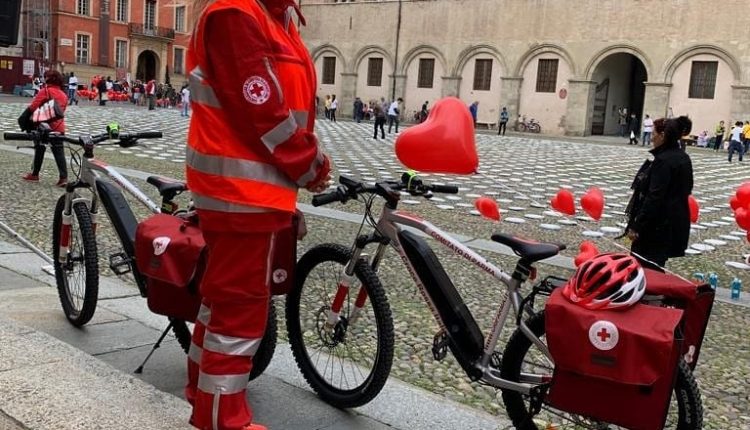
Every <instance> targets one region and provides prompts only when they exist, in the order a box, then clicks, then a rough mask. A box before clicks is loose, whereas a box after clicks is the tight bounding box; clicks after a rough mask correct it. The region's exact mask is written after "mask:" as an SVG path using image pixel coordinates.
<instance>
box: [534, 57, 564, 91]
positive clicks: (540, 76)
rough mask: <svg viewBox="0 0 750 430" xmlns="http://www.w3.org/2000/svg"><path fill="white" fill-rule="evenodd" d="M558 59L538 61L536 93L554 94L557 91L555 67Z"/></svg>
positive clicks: (541, 59)
mask: <svg viewBox="0 0 750 430" xmlns="http://www.w3.org/2000/svg"><path fill="white" fill-rule="evenodd" d="M559 61H560V60H558V59H556V58H555V59H543V58H540V59H539V67H538V68H537V70H536V92H538V93H554V92H555V90H556V89H557V65H558V63H559Z"/></svg>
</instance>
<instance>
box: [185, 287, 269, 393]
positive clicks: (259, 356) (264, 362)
mask: <svg viewBox="0 0 750 430" xmlns="http://www.w3.org/2000/svg"><path fill="white" fill-rule="evenodd" d="M172 332H173V333H174V336H175V337H176V338H177V342H178V343H179V344H180V347H182V350H183V351H185V354H187V353H188V351H190V343H191V342H192V337H193V335H192V333H191V332H190V329H189V328H188V326H187V323H186V322H185V321H183V320H173V321H172ZM277 341H278V321H277V319H276V305H275V304H274V302H273V300H272V301H271V303H270V304H269V306H268V321H267V323H266V332H265V334H263V340H262V341H261V342H260V346H259V347H258V351H256V352H255V355H254V356H253V367H252V369H251V370H250V377H249V378H248V380H249V381H252V380H253V379H255V378H257V377H258V376H260V375H262V374H263V372H265V370H266V368H268V365H269V364H271V359H272V358H273V354H274V352H276V343H277Z"/></svg>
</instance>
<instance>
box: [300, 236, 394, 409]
mask: <svg viewBox="0 0 750 430" xmlns="http://www.w3.org/2000/svg"><path fill="white" fill-rule="evenodd" d="M350 259H351V252H350V251H349V249H347V248H345V247H343V246H341V245H335V244H324V245H318V246H316V247H314V248H312V249H311V250H309V251H308V252H307V253H305V255H303V256H302V258H301V259H300V260H299V262H298V263H297V270H296V274H295V286H294V289H293V290H292V291H291V292H290V293H289V295H288V296H287V299H286V319H287V321H286V322H287V330H288V334H289V344H290V345H291V348H292V353H293V354H294V359H295V360H296V361H297V366H298V367H299V369H300V371H301V372H302V375H303V376H304V377H305V379H306V380H307V382H308V383H309V384H310V386H311V387H312V388H313V390H315V392H316V393H317V394H318V395H319V396H320V397H321V398H322V399H323V400H324V401H325V402H327V403H329V404H331V405H333V406H336V407H338V408H352V407H357V406H362V405H364V404H365V403H367V402H369V401H370V400H372V399H373V398H375V396H377V395H378V393H379V392H380V390H381V389H382V388H383V385H385V381H386V380H387V379H388V375H389V374H390V371H391V364H392V363H393V320H392V318H391V310H390V307H389V305H388V300H387V298H386V296H385V292H384V291H383V286H382V285H381V284H380V280H379V279H378V277H377V275H376V274H375V273H374V272H373V271H372V269H371V268H370V267H369V266H368V265H367V263H366V262H365V261H359V262H358V263H357V265H356V267H355V270H354V275H355V278H354V279H353V280H352V285H351V286H350V288H349V289H348V290H340V288H339V284H340V281H341V280H342V276H344V268H345V267H346V265H347V264H348V262H349V260H350ZM363 289H364V292H366V293H367V300H366V302H365V303H364V304H363V307H361V308H357V307H356V306H355V302H356V299H357V297H364V296H360V293H361V292H362V291H363ZM339 292H343V293H345V296H344V295H343V294H340V295H339V299H341V298H343V305H342V308H341V311H340V314H339V318H338V321H337V322H336V323H335V324H334V325H331V324H328V323H327V321H328V317H329V312H330V310H331V305H332V303H333V302H334V300H335V299H334V297H335V296H337V293H339ZM368 304H369V305H368Z"/></svg>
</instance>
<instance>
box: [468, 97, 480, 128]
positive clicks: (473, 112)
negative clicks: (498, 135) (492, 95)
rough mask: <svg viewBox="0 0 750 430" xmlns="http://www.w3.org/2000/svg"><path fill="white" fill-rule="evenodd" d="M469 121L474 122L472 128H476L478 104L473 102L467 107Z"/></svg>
mask: <svg viewBox="0 0 750 430" xmlns="http://www.w3.org/2000/svg"><path fill="white" fill-rule="evenodd" d="M469 112H470V113H471V119H472V120H473V121H474V128H477V115H479V102H474V103H472V104H471V106H469Z"/></svg>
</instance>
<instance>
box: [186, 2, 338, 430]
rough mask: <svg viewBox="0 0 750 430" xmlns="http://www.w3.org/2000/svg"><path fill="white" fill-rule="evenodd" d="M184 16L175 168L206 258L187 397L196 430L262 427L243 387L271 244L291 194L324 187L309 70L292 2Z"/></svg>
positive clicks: (264, 301) (290, 209)
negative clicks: (188, 25)
mask: <svg viewBox="0 0 750 430" xmlns="http://www.w3.org/2000/svg"><path fill="white" fill-rule="evenodd" d="M194 12H195V13H197V14H199V17H198V19H197V20H195V21H194V22H195V29H194V32H193V38H192V39H191V45H190V48H189V51H188V56H187V66H188V76H189V79H190V91H191V93H190V99H191V100H190V102H191V108H192V110H193V115H192V117H191V121H190V130H189V132H188V142H187V143H188V145H187V146H188V147H187V156H186V160H185V163H186V177H187V183H188V187H189V188H190V191H191V193H192V197H193V201H194V204H195V207H196V209H197V212H198V217H199V218H200V223H201V230H202V231H203V236H204V238H205V240H206V245H207V247H208V261H207V264H206V270H205V275H204V277H203V280H202V282H201V285H200V292H201V295H202V297H203V303H202V306H201V309H200V312H199V314H198V317H197V320H196V324H195V329H194V331H193V339H192V345H191V347H190V352H189V354H188V384H187V387H186V389H185V396H186V398H187V400H188V401H189V402H190V403H191V404H192V405H193V414H192V416H191V419H190V422H191V423H192V424H193V425H194V426H196V427H198V428H200V429H213V430H219V429H221V430H224V429H232V430H234V429H242V430H251V429H252V430H261V429H265V427H263V426H261V425H258V424H254V423H253V415H252V410H251V409H250V407H249V406H248V404H247V400H246V396H245V389H246V387H247V381H248V375H249V374H250V370H251V369H252V359H253V355H254V354H255V352H256V351H257V349H258V347H259V345H260V342H261V340H262V338H263V334H264V332H265V329H266V321H267V318H268V307H269V302H270V285H269V284H270V280H271V277H272V273H271V272H272V267H271V266H272V264H271V263H272V261H273V259H274V254H275V253H276V252H278V251H276V249H277V248H276V246H275V240H276V237H277V234H278V233H279V232H281V231H282V230H284V229H287V228H291V226H292V217H293V215H294V212H295V209H296V205H297V191H298V189H299V188H306V189H307V190H309V191H312V192H321V191H323V190H324V189H326V187H327V184H328V181H329V179H330V175H329V172H330V167H329V162H328V157H326V156H325V155H324V154H323V152H322V151H320V149H319V148H318V139H317V138H316V136H315V134H314V133H313V128H314V123H315V91H316V88H317V85H316V82H315V67H314V65H313V62H312V60H311V58H310V54H309V53H308V52H307V48H306V47H305V45H304V43H303V42H302V39H301V38H300V36H299V33H298V32H297V28H296V26H295V25H294V20H293V19H292V18H293V16H294V15H295V14H296V15H297V16H298V17H299V21H300V22H301V23H302V24H304V22H305V21H304V18H303V17H302V15H301V13H300V12H299V9H298V7H297V5H296V4H295V3H294V2H293V1H292V0H216V1H213V2H207V1H205V0H199V1H197V2H196V3H195V11H194Z"/></svg>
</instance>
